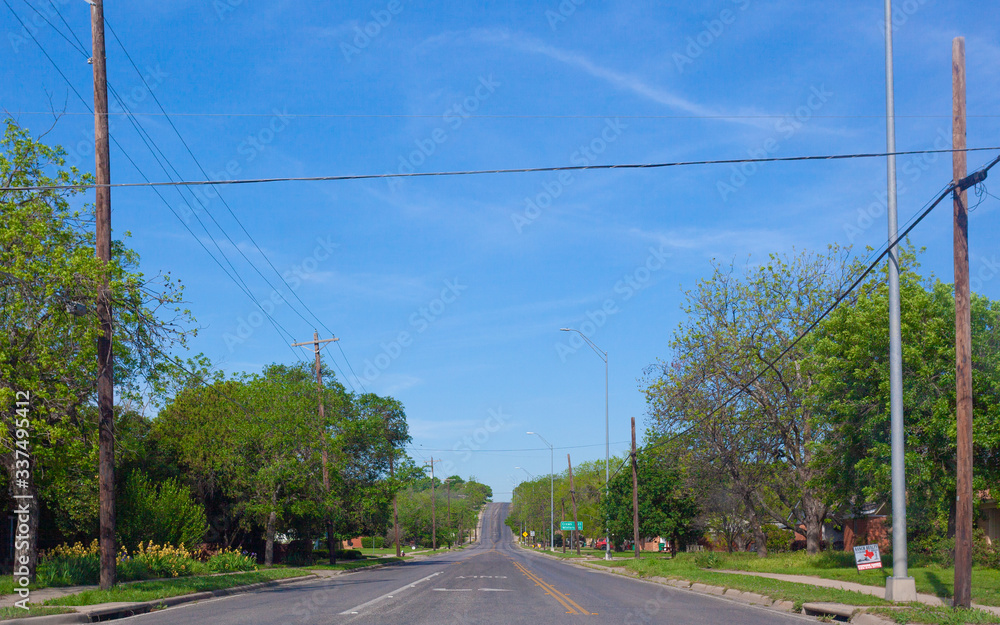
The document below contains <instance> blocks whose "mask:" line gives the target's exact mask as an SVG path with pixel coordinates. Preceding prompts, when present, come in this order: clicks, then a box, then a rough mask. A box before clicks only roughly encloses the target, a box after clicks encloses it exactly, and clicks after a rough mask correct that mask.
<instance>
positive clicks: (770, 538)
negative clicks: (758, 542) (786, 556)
mask: <svg viewBox="0 0 1000 625" xmlns="http://www.w3.org/2000/svg"><path fill="white" fill-rule="evenodd" d="M760 529H761V531H763V532H764V536H766V537H767V552H768V553H782V552H785V551H789V550H791V549H792V541H793V539H794V538H795V533H794V532H792V530H786V529H781V528H780V527H778V526H777V525H770V524H768V525H763V526H761V528H760ZM802 547H803V548H804V547H805V542H804V541H802Z"/></svg>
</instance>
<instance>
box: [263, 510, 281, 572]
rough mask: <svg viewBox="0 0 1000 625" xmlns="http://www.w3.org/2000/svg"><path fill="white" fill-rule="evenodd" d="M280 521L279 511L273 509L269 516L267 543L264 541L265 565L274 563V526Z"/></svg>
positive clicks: (266, 534)
mask: <svg viewBox="0 0 1000 625" xmlns="http://www.w3.org/2000/svg"><path fill="white" fill-rule="evenodd" d="M277 521H278V513H277V512H275V511H274V510H271V514H269V515H268V517H267V531H266V533H265V541H266V542H265V543H264V566H271V565H272V564H274V526H275V525H276V524H277Z"/></svg>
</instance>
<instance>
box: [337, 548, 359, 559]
mask: <svg viewBox="0 0 1000 625" xmlns="http://www.w3.org/2000/svg"><path fill="white" fill-rule="evenodd" d="M363 557H364V555H363V554H362V553H361V552H360V551H358V550H357V549H343V550H341V551H338V552H337V558H338V559H340V560H360V559H361V558H363Z"/></svg>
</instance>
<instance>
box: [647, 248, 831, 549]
mask: <svg viewBox="0 0 1000 625" xmlns="http://www.w3.org/2000/svg"><path fill="white" fill-rule="evenodd" d="M848 258H849V257H848V254H847V251H846V250H842V249H840V248H837V247H831V248H830V249H829V250H828V252H827V253H825V254H810V253H799V254H796V255H792V256H787V257H779V256H775V255H772V256H771V257H770V258H769V259H768V262H767V263H766V264H763V265H760V266H751V265H749V264H748V265H747V267H746V268H745V269H744V270H743V271H742V273H741V274H740V273H737V271H736V269H735V267H728V268H727V267H722V266H719V265H716V266H715V268H714V271H713V274H712V276H711V278H709V279H707V280H703V281H701V282H700V283H699V284H698V286H697V287H696V289H695V290H693V291H692V292H689V293H688V294H687V303H686V306H685V312H686V313H687V314H688V318H687V320H686V321H685V322H683V323H682V324H681V326H680V327H679V328H678V329H677V331H676V332H675V334H674V340H673V341H672V343H671V347H672V349H673V352H674V354H673V356H672V358H671V359H670V360H669V361H666V362H661V363H659V364H658V365H656V366H655V367H654V368H653V369H652V371H651V377H650V379H649V380H648V384H647V387H646V396H647V401H648V404H649V410H650V415H651V416H652V417H653V421H654V423H653V430H654V434H655V435H656V436H657V437H658V438H662V439H666V438H671V437H673V436H675V435H676V434H678V433H683V434H684V435H683V436H680V437H679V438H680V439H681V440H680V441H678V442H677V446H678V447H681V448H687V449H692V450H694V453H693V454H692V455H691V458H692V459H693V460H696V461H698V462H701V463H711V462H716V463H718V467H719V468H720V470H722V471H724V472H725V477H726V478H727V479H728V480H729V481H731V482H732V483H733V484H734V486H735V487H736V489H737V492H738V493H739V495H740V497H741V498H743V499H744V501H745V503H746V508H747V510H748V511H750V512H752V513H753V514H754V518H753V519H752V524H753V525H754V533H755V536H756V537H757V541H756V542H757V543H758V546H759V548H762V546H763V545H764V544H766V541H765V540H762V539H761V538H762V537H761V535H760V525H761V524H762V523H763V522H764V518H765V517H769V518H770V519H771V520H773V521H776V522H785V521H788V520H789V519H791V520H792V521H793V522H794V523H795V524H796V525H800V526H802V527H804V530H805V535H806V548H807V551H808V552H809V553H816V552H818V551H819V549H820V538H821V536H822V528H823V522H824V521H825V519H826V518H827V515H828V512H829V508H830V505H831V503H832V500H831V496H830V493H829V492H828V490H826V489H824V487H823V485H822V484H821V483H818V482H817V481H816V480H815V478H816V476H817V475H818V473H819V471H818V470H817V469H816V467H815V465H814V462H813V458H814V454H815V449H816V446H817V445H818V444H821V443H822V442H823V440H824V439H825V436H826V433H825V432H824V431H823V430H820V429H817V428H816V427H815V422H814V419H813V412H812V411H813V408H814V405H813V404H812V403H809V402H807V401H805V397H806V395H807V394H808V392H809V388H810V386H811V385H812V384H813V379H814V372H813V371H812V370H810V369H808V368H807V367H806V364H807V362H810V361H807V359H808V356H809V354H808V350H807V347H806V345H804V344H801V343H800V344H798V345H797V346H794V347H793V341H794V339H795V338H796V337H797V336H798V335H799V334H800V333H801V332H803V331H805V330H806V329H807V328H808V327H809V326H810V324H811V323H812V322H813V321H814V320H815V319H818V318H819V315H820V314H821V313H822V312H823V311H824V310H825V308H826V307H827V306H828V305H829V304H830V302H832V301H833V300H834V299H835V297H836V296H837V295H838V294H840V293H841V292H842V290H843V288H844V287H845V284H846V282H847V280H848V279H849V276H850V273H849V271H848V269H849V263H848ZM786 350H787V351H786ZM781 354H784V356H783V357H782V358H781V359H778V360H775V359H777V358H778V356H779V355H781ZM772 363H773V364H772ZM723 405H724V406H725V407H724V408H720V407H721V406H723Z"/></svg>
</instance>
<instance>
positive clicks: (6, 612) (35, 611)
mask: <svg viewBox="0 0 1000 625" xmlns="http://www.w3.org/2000/svg"><path fill="white" fill-rule="evenodd" d="M73 611H74V610H73V609H72V608H47V607H43V606H37V605H33V606H29V607H28V609H27V610H24V609H22V608H0V621H6V620H9V619H12V618H26V617H29V616H49V615H52V614H69V613H71V612H73Z"/></svg>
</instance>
